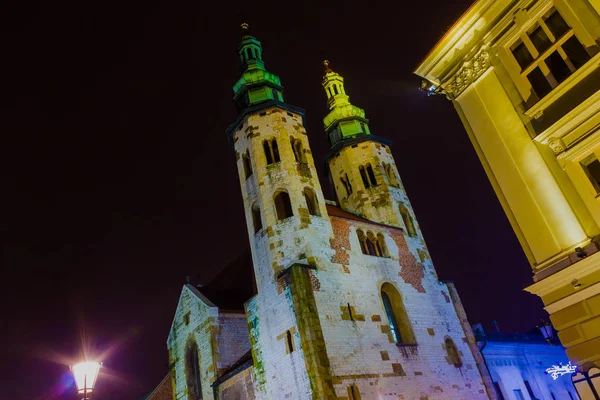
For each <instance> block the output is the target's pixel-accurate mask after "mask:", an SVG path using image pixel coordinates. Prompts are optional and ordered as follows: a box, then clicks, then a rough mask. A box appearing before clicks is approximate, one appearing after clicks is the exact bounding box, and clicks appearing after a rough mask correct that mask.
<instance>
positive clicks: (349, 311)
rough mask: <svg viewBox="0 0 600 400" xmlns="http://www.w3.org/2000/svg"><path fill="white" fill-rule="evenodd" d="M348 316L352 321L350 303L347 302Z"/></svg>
mask: <svg viewBox="0 0 600 400" xmlns="http://www.w3.org/2000/svg"><path fill="white" fill-rule="evenodd" d="M348 316H349V317H350V321H354V315H352V307H350V303H348Z"/></svg>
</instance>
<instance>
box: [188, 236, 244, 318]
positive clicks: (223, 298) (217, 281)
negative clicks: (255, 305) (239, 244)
mask: <svg viewBox="0 0 600 400" xmlns="http://www.w3.org/2000/svg"><path fill="white" fill-rule="evenodd" d="M198 290H199V291H200V293H202V294H203V295H204V296H206V298H208V300H210V301H211V302H212V303H213V304H214V305H216V306H217V307H219V308H220V309H222V310H230V311H244V303H245V302H246V301H248V299H250V298H251V297H252V296H254V295H255V294H256V284H255V281H254V268H253V267H252V254H251V253H250V248H249V247H248V248H246V249H245V250H244V252H243V253H242V254H240V255H239V256H238V257H237V258H236V259H235V260H233V261H232V262H231V263H229V265H227V267H225V268H224V269H223V270H222V271H221V272H220V273H219V274H218V275H217V276H216V277H215V278H214V279H213V280H212V281H210V283H208V284H206V285H204V286H199V287H198Z"/></svg>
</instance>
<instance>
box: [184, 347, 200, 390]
mask: <svg viewBox="0 0 600 400" xmlns="http://www.w3.org/2000/svg"><path fill="white" fill-rule="evenodd" d="M185 380H186V384H187V387H188V399H189V400H200V399H202V382H201V379H200V359H199V357H198V345H197V344H196V342H195V341H190V342H189V343H188V345H187V346H186V350H185Z"/></svg>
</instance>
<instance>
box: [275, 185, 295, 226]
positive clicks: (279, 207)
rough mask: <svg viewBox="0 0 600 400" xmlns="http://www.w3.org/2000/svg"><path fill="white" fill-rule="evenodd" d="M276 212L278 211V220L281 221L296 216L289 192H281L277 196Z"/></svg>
mask: <svg viewBox="0 0 600 400" xmlns="http://www.w3.org/2000/svg"><path fill="white" fill-rule="evenodd" d="M275 211H277V219H278V220H280V221H282V220H284V219H286V218H289V217H293V216H294V212H293V211H292V203H291V202H290V195H289V194H288V193H287V192H284V191H280V192H279V193H277V194H276V195H275Z"/></svg>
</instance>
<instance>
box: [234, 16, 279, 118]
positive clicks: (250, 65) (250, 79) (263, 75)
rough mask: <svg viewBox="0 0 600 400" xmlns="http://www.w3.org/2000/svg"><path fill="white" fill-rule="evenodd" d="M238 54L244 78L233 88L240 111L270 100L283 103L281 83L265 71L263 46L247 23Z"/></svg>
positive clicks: (273, 75)
mask: <svg viewBox="0 0 600 400" xmlns="http://www.w3.org/2000/svg"><path fill="white" fill-rule="evenodd" d="M238 53H239V55H240V61H241V62H242V76H241V77H240V79H238V81H237V82H236V83H235V85H234V86H233V92H234V94H235V96H234V101H235V103H236V105H237V107H238V111H241V110H243V109H245V108H248V107H250V106H254V105H257V104H259V103H262V102H265V101H269V100H274V101H280V102H283V87H282V86H281V81H280V80H279V77H278V76H277V75H275V74H273V73H271V72H269V71H267V70H266V69H265V63H264V61H263V58H262V46H261V44H260V42H259V41H258V40H257V39H256V38H255V37H254V36H252V35H250V31H249V26H248V24H247V23H243V24H242V41H241V42H240V45H239V46H238Z"/></svg>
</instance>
